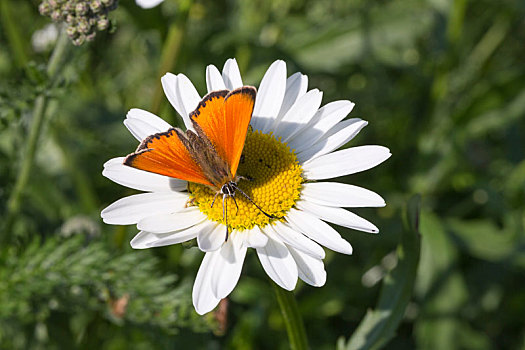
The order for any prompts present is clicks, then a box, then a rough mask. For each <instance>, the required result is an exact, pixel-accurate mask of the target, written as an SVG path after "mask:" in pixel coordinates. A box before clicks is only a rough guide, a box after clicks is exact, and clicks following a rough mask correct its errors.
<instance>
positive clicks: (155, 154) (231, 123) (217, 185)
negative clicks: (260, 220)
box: [124, 86, 276, 240]
mask: <svg viewBox="0 0 525 350" xmlns="http://www.w3.org/2000/svg"><path fill="white" fill-rule="evenodd" d="M256 94H257V92H256V89H255V88H254V87H252V86H243V87H240V88H237V89H235V90H232V91H229V90H218V91H213V92H210V93H209V94H207V95H206V96H204V98H203V99H202V101H200V103H199V104H198V105H197V108H196V109H195V111H193V112H192V113H191V114H190V120H191V123H192V126H193V129H194V131H193V130H187V131H186V132H184V131H182V130H181V129H179V128H170V129H169V130H167V131H165V132H160V133H157V134H153V135H151V136H148V137H147V138H145V139H144V140H143V141H142V142H141V144H140V145H139V146H138V148H137V150H136V151H135V152H134V153H132V154H130V155H128V156H127V157H126V158H125V160H124V164H125V165H128V166H131V167H133V168H137V169H141V170H145V171H149V172H152V173H156V174H160V175H165V176H170V177H174V178H177V179H181V180H186V181H189V182H194V183H199V184H203V185H206V186H208V187H210V188H211V189H212V190H214V191H215V197H214V198H213V202H212V204H211V205H212V206H213V203H215V199H216V198H217V196H218V195H222V212H223V220H224V221H225V224H226V240H227V239H228V213H227V206H226V205H225V201H226V199H227V198H228V197H231V198H232V199H233V200H234V203H235V205H236V206H237V202H236V200H235V193H236V192H237V191H238V192H239V193H241V194H242V195H243V196H244V197H246V198H247V199H248V200H249V201H250V202H251V203H252V204H254V205H255V207H257V208H258V209H259V210H260V211H261V212H262V213H263V214H264V215H266V216H268V217H269V218H276V217H275V216H273V215H270V214H267V213H266V212H264V211H263V210H262V209H261V208H260V207H259V206H258V205H257V204H256V203H255V202H254V201H253V200H252V199H251V198H250V197H249V196H248V195H247V194H246V193H245V192H244V191H242V190H241V189H240V188H239V187H238V181H239V180H241V179H244V178H243V177H242V176H239V175H237V168H238V166H239V162H240V159H241V155H242V150H243V148H244V142H245V140H246V135H247V133H248V128H249V125H250V120H251V117H252V113H253V108H254V105H255V97H256ZM237 209H238V206H237Z"/></svg>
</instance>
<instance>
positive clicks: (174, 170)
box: [124, 128, 212, 186]
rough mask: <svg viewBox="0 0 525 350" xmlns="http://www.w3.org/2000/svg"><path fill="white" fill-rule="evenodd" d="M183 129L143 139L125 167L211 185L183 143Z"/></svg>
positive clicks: (172, 129)
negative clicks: (181, 138) (181, 136)
mask: <svg viewBox="0 0 525 350" xmlns="http://www.w3.org/2000/svg"><path fill="white" fill-rule="evenodd" d="M178 133H181V134H182V131H181V130H178V129H176V128H171V129H169V130H168V131H166V132H161V133H158V134H154V135H151V136H149V137H147V138H146V139H144V140H143V141H142V143H141V144H140V146H139V147H138V148H137V151H136V152H135V153H132V154H130V155H128V156H127V157H126V159H125V160H124V164H126V165H129V166H131V167H133V168H137V169H141V170H145V171H149V172H152V173H156V174H160V175H165V176H170V177H175V178H177V179H181V180H186V181H190V182H196V183H200V184H204V185H208V186H212V184H211V183H210V181H209V180H208V179H207V178H206V176H205V175H204V172H203V171H202V169H201V168H200V167H199V165H198V164H197V163H196V162H195V160H194V159H193V158H192V157H191V155H190V153H189V152H188V150H187V149H186V147H185V146H184V144H183V143H182V141H181V140H180V137H179V135H178Z"/></svg>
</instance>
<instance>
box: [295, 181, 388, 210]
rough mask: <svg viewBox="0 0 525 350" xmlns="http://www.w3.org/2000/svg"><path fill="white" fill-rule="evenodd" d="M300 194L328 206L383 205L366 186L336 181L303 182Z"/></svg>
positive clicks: (306, 198) (306, 199)
mask: <svg viewBox="0 0 525 350" xmlns="http://www.w3.org/2000/svg"><path fill="white" fill-rule="evenodd" d="M301 196H302V197H303V199H304V200H305V201H311V202H313V203H315V204H320V205H327V206H329V207H347V208H357V207H384V206H385V205H386V203H385V200H384V199H383V198H381V196H380V195H378V194H377V193H375V192H372V191H370V190H367V189H366V188H362V187H358V186H354V185H348V184H342V183H338V182H312V183H305V184H304V185H303V190H302V192H301Z"/></svg>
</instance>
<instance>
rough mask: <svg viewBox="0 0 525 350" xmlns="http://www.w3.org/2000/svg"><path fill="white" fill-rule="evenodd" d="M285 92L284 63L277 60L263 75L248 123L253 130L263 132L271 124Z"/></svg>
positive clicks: (277, 112)
mask: <svg viewBox="0 0 525 350" xmlns="http://www.w3.org/2000/svg"><path fill="white" fill-rule="evenodd" d="M285 90H286V63H284V61H281V60H277V61H275V62H274V63H272V65H271V66H270V68H268V70H267V71H266V73H265V74H264V77H263V78H262V81H261V85H259V91H257V98H256V99H255V106H254V107H253V116H252V121H251V123H250V124H251V125H252V127H253V128H254V129H255V130H263V131H265V130H267V128H269V127H270V126H271V125H272V124H273V120H274V119H275V118H276V117H277V115H278V114H279V110H280V109H281V106H282V103H283V98H284V93H285Z"/></svg>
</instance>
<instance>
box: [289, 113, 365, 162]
mask: <svg viewBox="0 0 525 350" xmlns="http://www.w3.org/2000/svg"><path fill="white" fill-rule="evenodd" d="M367 124H368V122H366V121H364V120H361V119H358V118H354V119H348V120H345V121H342V122H341V123H339V124H337V125H336V126H334V127H333V128H332V129H331V130H330V131H328V132H327V133H326V134H325V135H324V136H323V137H322V138H321V139H319V141H317V142H316V143H314V144H313V145H312V146H311V147H309V148H307V149H306V150H304V151H303V152H299V154H298V155H297V159H298V160H299V162H301V163H304V162H306V161H308V160H310V159H314V158H316V157H319V156H322V155H324V154H327V153H329V152H332V151H333V150H335V149H337V148H339V147H341V146H342V145H344V144H345V143H347V142H348V141H350V140H351V139H353V138H354V137H355V136H356V135H357V134H358V133H359V131H361V129H362V128H364V127H365V126H366V125H367Z"/></svg>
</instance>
